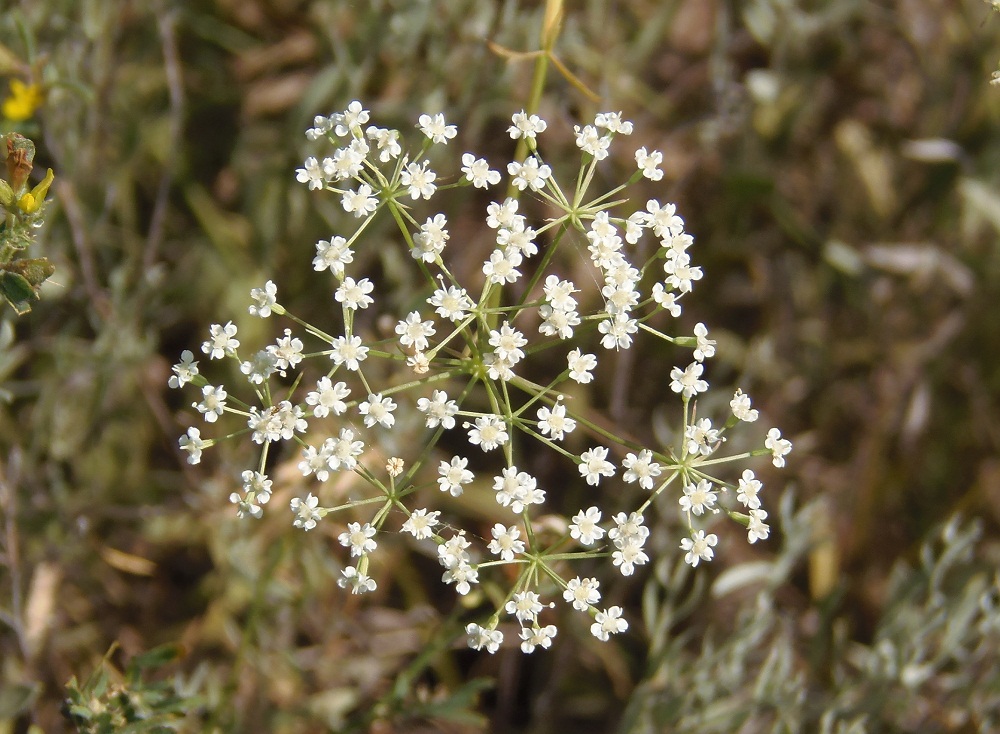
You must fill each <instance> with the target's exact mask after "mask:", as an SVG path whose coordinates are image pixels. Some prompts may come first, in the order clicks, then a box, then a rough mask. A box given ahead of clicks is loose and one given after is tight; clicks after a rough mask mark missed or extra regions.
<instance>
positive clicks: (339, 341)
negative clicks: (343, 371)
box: [330, 336, 368, 372]
mask: <svg viewBox="0 0 1000 734" xmlns="http://www.w3.org/2000/svg"><path fill="white" fill-rule="evenodd" d="M331 346H332V347H333V349H332V350H331V351H330V359H332V360H333V363H334V364H336V365H338V366H339V365H344V366H345V367H347V369H349V370H351V371H352V372H356V371H357V370H358V369H360V367H361V362H364V361H365V360H366V359H367V358H368V347H366V346H364V345H363V344H362V343H361V337H360V336H337V337H334V339H333V341H332V342H331Z"/></svg>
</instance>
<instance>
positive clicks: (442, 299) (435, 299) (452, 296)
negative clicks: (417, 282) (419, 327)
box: [427, 285, 475, 322]
mask: <svg viewBox="0 0 1000 734" xmlns="http://www.w3.org/2000/svg"><path fill="white" fill-rule="evenodd" d="M427 303H429V304H430V305H432V306H434V309H435V312H436V313H437V315H438V316H440V317H441V318H443V319H448V320H449V321H455V322H458V321H461V320H462V319H464V318H465V317H466V316H467V315H468V312H469V311H471V310H472V308H473V307H474V305H475V304H473V302H472V299H471V298H470V297H469V294H468V293H467V292H466V290H465V289H464V288H457V287H455V286H453V285H452V286H448V288H447V289H445V288H438V289H437V290H436V291H434V294H433V295H432V296H431V297H430V298H428V299H427Z"/></svg>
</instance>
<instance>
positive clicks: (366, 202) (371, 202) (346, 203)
mask: <svg viewBox="0 0 1000 734" xmlns="http://www.w3.org/2000/svg"><path fill="white" fill-rule="evenodd" d="M374 194H375V192H374V191H372V187H371V186H369V185H368V184H361V185H360V186H359V187H358V190H357V191H351V190H350V189H348V190H347V191H345V192H344V195H343V196H342V197H341V200H340V203H341V206H343V207H344V211H345V212H347V213H348V214H353V215H354V216H356V217H364V216H367V215H368V214H371V213H372V212H374V211H375V210H376V209H378V198H377V197H376V196H375V195H374Z"/></svg>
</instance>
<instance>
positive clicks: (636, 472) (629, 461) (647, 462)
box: [622, 449, 663, 489]
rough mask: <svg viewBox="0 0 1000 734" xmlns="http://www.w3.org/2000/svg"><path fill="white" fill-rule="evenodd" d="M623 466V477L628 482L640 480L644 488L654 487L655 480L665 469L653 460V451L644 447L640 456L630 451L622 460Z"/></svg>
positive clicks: (640, 484)
mask: <svg viewBox="0 0 1000 734" xmlns="http://www.w3.org/2000/svg"><path fill="white" fill-rule="evenodd" d="M622 467H623V468H624V469H625V473H624V474H623V475H622V479H624V480H625V481H626V482H628V483H631V482H638V483H639V486H640V487H642V488H643V489H652V488H653V480H654V479H655V478H656V477H658V476H660V473H661V472H662V471H663V469H662V468H661V467H660V465H659V464H658V463H656V462H655V461H653V452H652V451H650V450H649V449H643V450H642V451H640V452H639V455H638V456H636V455H635V454H632V453H629V454H628V455H627V456H626V457H625V459H624V460H623V461H622Z"/></svg>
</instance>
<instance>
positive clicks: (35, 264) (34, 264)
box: [4, 257, 56, 288]
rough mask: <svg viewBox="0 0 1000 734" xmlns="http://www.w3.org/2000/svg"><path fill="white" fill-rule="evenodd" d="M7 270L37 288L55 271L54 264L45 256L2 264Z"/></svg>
mask: <svg viewBox="0 0 1000 734" xmlns="http://www.w3.org/2000/svg"><path fill="white" fill-rule="evenodd" d="M4 267H5V269H6V270H7V272H10V273H17V274H18V275H20V276H22V277H24V279H25V280H27V281H28V282H29V283H31V285H33V286H34V287H35V288H38V286H40V285H41V284H42V283H44V282H45V280H46V278H49V277H51V276H52V273H54V272H56V266H55V265H53V264H52V263H50V262H49V259H48V258H47V257H36V258H29V259H27V260H15V261H13V262H10V263H7V265H5V266H4Z"/></svg>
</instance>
